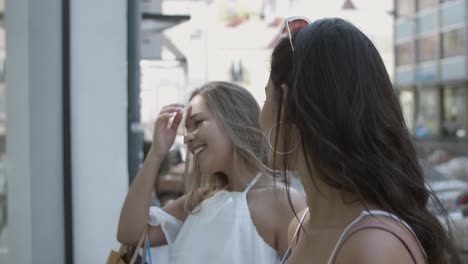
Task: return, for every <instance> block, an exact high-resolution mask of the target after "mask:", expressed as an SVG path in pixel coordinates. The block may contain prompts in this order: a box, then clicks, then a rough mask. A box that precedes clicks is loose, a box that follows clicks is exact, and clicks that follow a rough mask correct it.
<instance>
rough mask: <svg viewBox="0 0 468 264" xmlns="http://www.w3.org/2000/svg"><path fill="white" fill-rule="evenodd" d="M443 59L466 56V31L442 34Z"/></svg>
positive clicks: (458, 30)
mask: <svg viewBox="0 0 468 264" xmlns="http://www.w3.org/2000/svg"><path fill="white" fill-rule="evenodd" d="M441 38H442V58H448V57H454V56H460V55H463V54H465V29H455V30H452V31H448V32H443V33H442V36H441Z"/></svg>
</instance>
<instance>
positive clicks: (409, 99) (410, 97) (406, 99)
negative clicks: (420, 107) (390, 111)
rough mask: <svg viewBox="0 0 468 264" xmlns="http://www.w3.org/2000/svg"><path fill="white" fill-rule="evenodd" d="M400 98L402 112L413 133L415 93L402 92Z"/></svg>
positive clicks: (407, 125)
mask: <svg viewBox="0 0 468 264" xmlns="http://www.w3.org/2000/svg"><path fill="white" fill-rule="evenodd" d="M399 97H400V104H401V110H402V112H403V117H404V118H405V122H406V127H407V128H408V130H409V131H410V132H411V133H413V130H414V109H415V98H414V91H411V90H406V91H405V90H404V91H400V93H399Z"/></svg>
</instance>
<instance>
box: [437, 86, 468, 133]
mask: <svg viewBox="0 0 468 264" xmlns="http://www.w3.org/2000/svg"><path fill="white" fill-rule="evenodd" d="M443 98H444V100H443V101H444V109H443V117H442V118H443V120H442V134H443V136H445V137H453V138H466V130H467V102H468V93H467V88H466V87H453V86H446V87H444V89H443Z"/></svg>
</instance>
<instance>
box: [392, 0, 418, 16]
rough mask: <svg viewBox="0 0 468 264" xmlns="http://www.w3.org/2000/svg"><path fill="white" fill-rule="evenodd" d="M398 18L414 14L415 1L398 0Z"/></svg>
mask: <svg viewBox="0 0 468 264" xmlns="http://www.w3.org/2000/svg"><path fill="white" fill-rule="evenodd" d="M396 7H397V10H396V11H397V16H398V17H405V16H410V15H413V14H414V0H397V1H396Z"/></svg>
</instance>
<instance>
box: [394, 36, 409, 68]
mask: <svg viewBox="0 0 468 264" xmlns="http://www.w3.org/2000/svg"><path fill="white" fill-rule="evenodd" d="M395 52H396V64H397V65H398V66H401V65H408V64H412V63H413V60H414V52H413V42H404V43H400V44H398V45H397V46H396V50H395Z"/></svg>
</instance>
